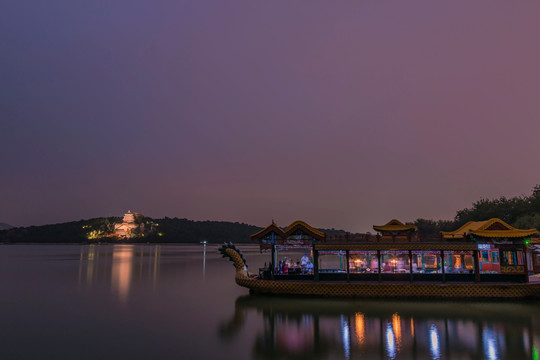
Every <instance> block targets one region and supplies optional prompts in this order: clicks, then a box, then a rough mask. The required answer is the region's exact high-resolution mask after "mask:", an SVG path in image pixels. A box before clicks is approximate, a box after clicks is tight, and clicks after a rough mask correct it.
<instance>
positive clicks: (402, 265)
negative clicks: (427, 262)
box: [381, 251, 410, 273]
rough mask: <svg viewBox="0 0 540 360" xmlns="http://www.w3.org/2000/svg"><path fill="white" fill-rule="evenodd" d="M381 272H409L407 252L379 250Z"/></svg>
mask: <svg viewBox="0 0 540 360" xmlns="http://www.w3.org/2000/svg"><path fill="white" fill-rule="evenodd" d="M381 272H385V273H409V272H410V266H409V252H408V251H381Z"/></svg>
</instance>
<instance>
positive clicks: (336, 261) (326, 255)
mask: <svg viewBox="0 0 540 360" xmlns="http://www.w3.org/2000/svg"><path fill="white" fill-rule="evenodd" d="M346 259H347V258H346V256H345V251H319V272H320V273H345V272H347V269H346V267H345V266H346V261H347V260H346Z"/></svg>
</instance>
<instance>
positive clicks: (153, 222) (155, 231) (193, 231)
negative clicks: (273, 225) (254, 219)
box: [0, 217, 261, 243]
mask: <svg viewBox="0 0 540 360" xmlns="http://www.w3.org/2000/svg"><path fill="white" fill-rule="evenodd" d="M120 221H121V218H120V217H109V218H95V219H89V220H79V221H72V222H67V223H62V224H52V225H43V226H29V227H19V228H12V229H8V230H3V231H0V242H9V243H86V242H96V241H101V242H108V241H110V242H118V241H119V240H118V239H117V238H114V237H110V234H111V233H112V230H113V224H114V223H115V222H120ZM144 222H145V225H146V228H147V229H149V230H150V229H152V231H148V232H147V233H145V235H144V236H141V237H137V238H132V239H130V240H129V242H160V243H173V242H174V243H198V242H200V241H203V240H206V241H208V242H211V243H220V242H224V241H232V242H236V243H241V242H244V243H247V242H251V240H250V238H249V236H250V235H251V234H254V233H256V232H257V231H259V230H260V229H261V228H260V227H257V226H253V225H247V224H242V223H237V222H236V223H232V222H225V221H193V220H188V219H178V218H168V217H166V218H163V219H152V218H144Z"/></svg>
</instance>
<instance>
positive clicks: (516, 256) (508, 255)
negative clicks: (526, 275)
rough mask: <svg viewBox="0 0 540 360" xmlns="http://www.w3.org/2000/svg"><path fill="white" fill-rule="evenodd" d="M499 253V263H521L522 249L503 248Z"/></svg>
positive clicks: (506, 264)
mask: <svg viewBox="0 0 540 360" xmlns="http://www.w3.org/2000/svg"><path fill="white" fill-rule="evenodd" d="M500 254H501V265H505V266H508V265H523V251H520V250H504V251H501V252H500Z"/></svg>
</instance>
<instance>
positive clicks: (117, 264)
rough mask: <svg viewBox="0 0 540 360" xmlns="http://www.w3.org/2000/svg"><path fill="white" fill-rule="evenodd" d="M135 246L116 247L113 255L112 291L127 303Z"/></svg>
mask: <svg viewBox="0 0 540 360" xmlns="http://www.w3.org/2000/svg"><path fill="white" fill-rule="evenodd" d="M133 249H134V246H133V245H116V246H114V249H113V254H112V271H111V289H112V291H113V293H116V294H118V299H119V300H120V301H122V302H125V301H126V299H127V297H128V295H129V285H130V283H131V270H132V268H133Z"/></svg>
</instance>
